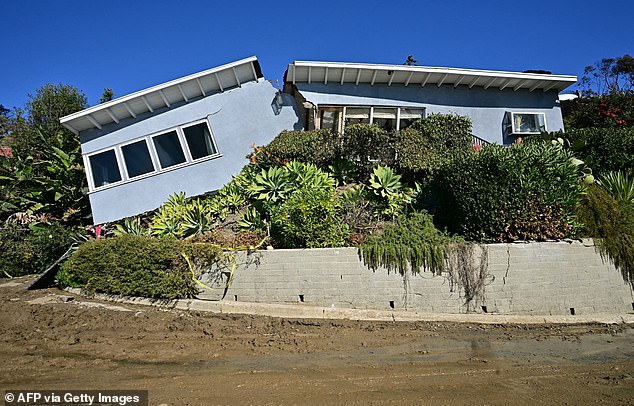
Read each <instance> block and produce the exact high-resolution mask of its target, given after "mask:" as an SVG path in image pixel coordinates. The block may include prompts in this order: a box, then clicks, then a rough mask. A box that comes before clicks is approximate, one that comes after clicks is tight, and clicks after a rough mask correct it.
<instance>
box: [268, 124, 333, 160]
mask: <svg viewBox="0 0 634 406" xmlns="http://www.w3.org/2000/svg"><path fill="white" fill-rule="evenodd" d="M256 153H258V151H257V150H256ZM338 154H339V137H338V135H337V134H335V133H333V132H331V131H329V130H313V131H282V132H281V133H280V134H279V135H278V136H277V137H275V139H273V141H271V142H270V143H269V144H268V145H267V146H265V147H263V149H262V151H259V156H260V158H261V159H260V161H262V160H263V159H265V158H266V159H267V160H268V162H271V161H272V162H275V163H277V164H278V165H282V164H285V163H287V162H291V161H300V162H305V163H312V164H314V165H316V166H317V167H319V168H321V169H326V168H328V165H330V164H331V163H333V162H334V160H335V158H336V157H337V156H338Z"/></svg>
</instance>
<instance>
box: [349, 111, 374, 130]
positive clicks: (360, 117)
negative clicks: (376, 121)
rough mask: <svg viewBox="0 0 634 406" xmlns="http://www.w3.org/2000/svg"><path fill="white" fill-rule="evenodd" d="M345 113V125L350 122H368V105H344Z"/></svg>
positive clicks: (350, 123)
mask: <svg viewBox="0 0 634 406" xmlns="http://www.w3.org/2000/svg"><path fill="white" fill-rule="evenodd" d="M345 115H346V117H345V124H346V127H347V126H349V125H352V124H359V123H366V124H370V108H369V107H346V110H345Z"/></svg>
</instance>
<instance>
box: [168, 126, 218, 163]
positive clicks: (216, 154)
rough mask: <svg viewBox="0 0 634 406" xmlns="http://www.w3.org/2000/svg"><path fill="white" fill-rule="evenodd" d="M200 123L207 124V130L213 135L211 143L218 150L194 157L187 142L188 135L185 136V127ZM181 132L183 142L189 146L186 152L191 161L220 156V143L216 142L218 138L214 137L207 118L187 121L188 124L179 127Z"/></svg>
mask: <svg viewBox="0 0 634 406" xmlns="http://www.w3.org/2000/svg"><path fill="white" fill-rule="evenodd" d="M198 124H205V125H206V126H207V130H208V131H209V136H210V137H211V144H212V145H213V146H214V149H215V150H216V153H215V154H209V155H205V156H202V157H200V158H197V159H194V158H193V157H192V153H191V151H190V149H189V144H188V143H187V137H186V136H185V129H186V128H189V127H193V126H195V125H198ZM178 128H179V130H180V132H181V140H182V141H181V142H182V143H184V144H185V145H186V146H187V152H186V153H185V156H186V157H187V158H188V159H190V160H191V162H200V161H203V160H205V159H209V158H210V157H214V156H218V155H220V152H218V144H216V138H215V137H214V134H213V133H212V132H211V127H210V126H209V121H207V120H204V119H203V120H197V121H192V122H191V123H187V124H183V125H181V126H179V127H178Z"/></svg>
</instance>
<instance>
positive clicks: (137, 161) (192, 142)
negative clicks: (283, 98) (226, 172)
mask: <svg viewBox="0 0 634 406" xmlns="http://www.w3.org/2000/svg"><path fill="white" fill-rule="evenodd" d="M219 156H220V154H219V153H218V147H217V146H216V141H215V139H214V137H213V134H212V132H211V129H210V127H209V124H208V123H207V120H200V121H194V122H191V123H187V124H184V125H181V126H179V127H175V128H171V129H167V130H165V131H161V132H159V133H155V134H150V135H147V136H144V137H142V138H138V139H135V140H133V141H129V142H126V143H124V144H120V145H116V146H113V147H109V148H107V149H104V150H101V151H97V152H94V153H92V154H89V155H87V156H85V158H84V163H85V166H86V172H87V174H88V180H89V182H88V186H89V189H90V191H94V190H99V189H102V188H107V187H111V186H113V185H114V184H119V183H125V182H128V181H134V180H137V179H141V178H145V177H148V176H152V175H155V174H158V173H161V172H164V171H168V170H173V169H177V168H180V167H183V166H187V165H190V164H194V163H197V162H199V161H203V160H206V159H213V158H216V157H219Z"/></svg>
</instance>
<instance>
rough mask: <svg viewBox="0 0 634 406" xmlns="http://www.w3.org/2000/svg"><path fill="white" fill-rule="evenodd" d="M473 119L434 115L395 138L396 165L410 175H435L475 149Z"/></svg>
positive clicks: (416, 123)
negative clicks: (453, 160)
mask: <svg viewBox="0 0 634 406" xmlns="http://www.w3.org/2000/svg"><path fill="white" fill-rule="evenodd" d="M471 131H472V129H471V120H470V119H469V118H468V117H464V116H458V115H455V114H431V115H430V116H428V117H426V118H424V119H422V120H419V121H417V122H415V123H414V124H412V125H411V126H410V127H408V128H406V129H405V130H402V131H398V132H397V133H396V134H395V138H396V147H395V148H396V153H397V158H396V165H397V167H398V168H399V169H400V170H401V171H403V172H406V173H408V174H410V175H411V176H415V177H421V176H426V175H430V174H433V173H434V171H436V170H437V169H438V168H440V167H441V166H442V165H444V164H445V163H446V162H448V161H449V160H451V159H453V158H454V157H455V156H457V155H464V154H466V153H468V152H469V151H471V150H472V149H473V144H472V136H471Z"/></svg>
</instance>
